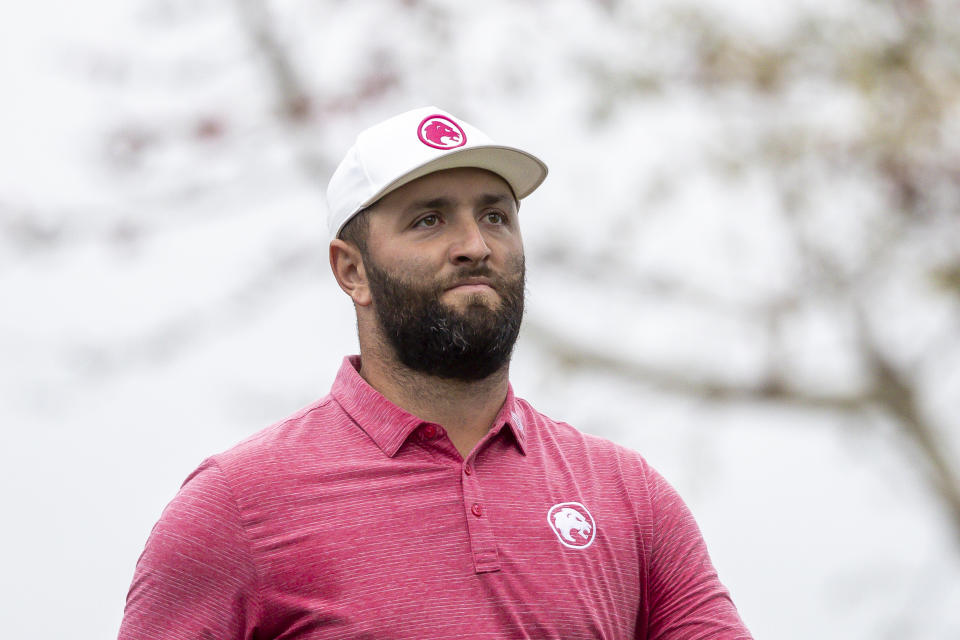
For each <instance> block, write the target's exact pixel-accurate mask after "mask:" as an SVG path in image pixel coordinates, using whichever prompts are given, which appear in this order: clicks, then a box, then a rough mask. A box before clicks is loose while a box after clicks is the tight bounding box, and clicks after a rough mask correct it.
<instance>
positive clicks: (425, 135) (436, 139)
mask: <svg viewBox="0 0 960 640" xmlns="http://www.w3.org/2000/svg"><path fill="white" fill-rule="evenodd" d="M417 135H418V136H419V137H420V142H422V143H423V144H425V145H427V146H428V147H433V148H434V149H456V148H457V147H462V146H463V145H465V144H467V134H465V133H464V132H463V128H461V127H460V125H458V124H457V123H456V122H454V121H453V120H451V119H450V118H448V117H447V116H441V115H439V114H437V115H432V116H427V117H426V118H424V119H423V121H422V122H421V123H420V127H419V129H417Z"/></svg>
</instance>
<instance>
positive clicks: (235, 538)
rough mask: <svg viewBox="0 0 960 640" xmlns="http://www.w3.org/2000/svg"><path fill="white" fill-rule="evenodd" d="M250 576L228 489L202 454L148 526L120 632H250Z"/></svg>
mask: <svg viewBox="0 0 960 640" xmlns="http://www.w3.org/2000/svg"><path fill="white" fill-rule="evenodd" d="M256 582H257V574H256V570H255V568H254V564H253V561H252V558H251V553H250V542H249V538H248V537H247V533H246V531H245V530H244V528H243V526H242V523H241V520H240V513H239V511H238V509H237V505H236V501H235V500H234V497H233V493H232V492H231V490H230V487H229V486H228V484H227V482H226V479H225V478H224V475H223V472H222V471H221V470H220V468H219V467H218V466H217V464H216V463H215V462H214V461H213V460H212V459H208V460H207V461H205V462H204V463H203V464H202V465H201V466H200V467H199V468H198V469H197V470H196V471H194V472H193V473H192V474H191V475H190V477H189V478H187V480H186V482H184V484H183V486H182V487H181V489H180V491H179V493H178V494H177V496H176V497H175V498H174V499H173V501H172V502H171V503H170V504H169V505H168V506H167V508H166V509H165V510H164V511H163V514H162V515H161V516H160V520H159V521H158V522H157V524H156V525H155V526H154V528H153V531H152V532H151V533H150V537H149V539H148V540H147V544H146V547H145V548H144V551H143V554H141V556H140V559H139V560H138V561H137V567H136V570H135V572H134V576H133V583H132V584H131V586H130V590H129V592H128V593H127V602H126V607H125V609H124V615H123V622H122V623H121V625H120V636H119V638H120V640H195V639H200V638H204V639H208V638H218V639H222V640H233V639H235V640H241V639H244V638H249V637H250V636H251V635H252V631H251V629H252V628H253V627H254V621H255V619H256V614H257V611H256V603H257V599H256V595H257V591H256Z"/></svg>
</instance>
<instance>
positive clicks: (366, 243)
mask: <svg viewBox="0 0 960 640" xmlns="http://www.w3.org/2000/svg"><path fill="white" fill-rule="evenodd" d="M546 174H547V169H546V166H545V165H544V164H543V163H542V162H541V161H540V160H538V159H537V158H536V157H534V156H533V155H531V154H529V153H527V152H525V151H521V150H519V149H516V148H514V147H509V146H503V145H499V144H496V143H494V142H493V141H492V140H491V139H490V138H489V137H487V136H486V135H485V134H483V133H482V132H481V131H479V130H477V129H476V128H475V127H473V126H471V125H469V124H467V123H466V122H464V121H462V120H459V119H457V118H455V117H454V116H452V115H450V114H449V113H446V112H444V111H441V110H439V109H437V108H435V107H427V108H423V109H416V110H413V111H409V112H407V113H403V114H400V115H398V116H395V117H394V118H391V119H389V120H387V121H385V122H382V123H380V124H377V125H374V126H373V127H371V128H369V129H367V130H365V131H364V132H362V133H361V134H360V135H359V136H358V138H357V141H356V143H355V144H354V146H353V147H352V148H351V149H350V150H349V151H348V152H347V154H346V157H345V158H344V160H343V161H342V162H341V164H340V166H339V167H338V168H337V170H336V172H335V173H334V175H333V177H332V178H331V180H330V186H329V188H328V192H327V196H328V202H329V226H330V231H331V235H332V237H333V239H332V241H331V242H330V265H331V268H332V270H333V273H334V276H335V277H336V279H337V282H338V283H339V285H340V287H341V288H342V289H343V291H344V292H345V293H346V294H347V295H348V296H349V297H350V298H351V300H352V301H353V305H354V308H355V310H356V314H357V328H358V335H359V342H360V355H359V356H349V357H347V358H345V359H344V362H343V365H342V367H341V369H340V372H339V374H338V376H337V379H336V381H335V382H334V384H333V388H332V390H331V392H330V394H329V395H328V396H326V397H325V398H323V399H321V400H320V401H319V402H317V403H315V404H313V405H311V406H309V407H307V408H305V409H303V410H302V411H300V412H299V413H297V414H295V415H294V416H292V417H290V418H289V419H287V420H285V421H283V422H281V423H278V424H276V425H274V426H272V427H270V428H268V429H266V430H264V431H262V432H260V433H258V434H256V435H254V436H253V437H251V438H250V439H248V440H246V441H244V442H242V443H240V444H239V445H237V446H235V447H233V448H232V449H230V450H228V451H226V452H224V453H221V454H218V455H215V456H212V457H211V458H209V459H207V460H206V461H205V462H204V463H203V464H201V466H200V467H199V468H198V469H197V470H196V471H195V472H194V473H193V474H192V475H191V476H190V477H189V478H188V479H187V481H186V482H185V483H184V485H183V487H182V488H181V490H180V493H179V494H178V495H177V497H176V498H175V499H174V500H173V501H172V502H171V503H170V505H169V506H168V507H167V509H166V510H165V511H164V513H163V515H162V516H161V519H160V521H159V522H158V523H157V525H156V527H154V530H153V532H152V533H151V535H150V538H149V540H148V541H147V545H146V549H145V550H144V553H143V555H142V556H141V558H140V560H139V562H138V564H137V568H136V573H135V576H134V581H133V585H132V586H131V588H130V592H129V594H128V597H127V608H126V612H125V615H124V621H123V624H122V626H121V630H120V638H121V639H123V640H127V639H129V640H133V639H135V638H136V639H144V638H151V639H153V638H155V639H168V640H173V639H180V640H186V639H200V638H217V639H237V640H240V639H246V640H253V639H268V638H269V639H272V638H278V639H279V638H284V639H294V638H297V639H299V638H303V639H306V638H310V639H318V640H319V639H326V638H370V639H380V638H391V639H397V638H558V639H559V638H565V639H570V638H608V639H612V638H618V639H629V638H634V639H637V638H643V639H653V638H656V639H662V640H668V639H669V640H680V639H690V638H714V639H723V640H733V639H742V638H750V635H749V633H748V631H747V630H746V628H745V627H744V625H743V623H742V622H741V620H740V618H739V616H738V614H737V611H736V609H735V608H734V606H733V604H732V602H731V600H730V598H729V595H728V593H727V591H726V590H725V589H724V587H723V586H722V585H721V583H720V582H719V580H718V578H717V575H716V572H715V571H714V569H713V567H712V565H711V563H710V560H709V557H708V554H707V551H706V547H705V545H704V542H703V539H702V537H701V535H700V532H699V530H698V528H697V526H696V523H695V522H694V520H693V517H692V516H691V514H690V512H689V510H688V509H687V508H686V506H685V505H684V503H683V501H682V500H681V499H680V498H679V496H678V495H677V494H676V492H675V491H674V490H673V489H672V488H671V487H670V485H669V484H667V482H666V481H665V480H663V478H662V477H661V476H659V475H658V474H657V473H656V471H654V470H653V469H652V468H651V467H650V466H649V465H648V464H647V463H646V461H645V460H644V459H643V458H642V457H641V456H640V455H639V454H637V453H635V452H632V451H629V450H627V449H624V448H622V447H619V446H617V445H614V444H612V443H610V442H608V441H605V440H602V439H599V438H596V437H592V436H588V435H584V434H582V433H580V432H578V431H576V430H575V429H574V428H573V427H571V426H569V425H567V424H564V423H561V422H556V421H554V420H552V419H550V418H548V417H547V416H545V415H543V414H541V413H539V412H537V411H536V410H535V409H533V407H531V406H530V405H529V403H527V402H526V401H524V400H522V399H520V398H518V397H516V396H515V395H514V393H513V389H512V387H511V385H510V382H509V364H510V354H511V352H512V349H513V345H514V343H515V341H516V339H517V335H518V333H519V329H520V321H521V318H522V315H523V294H524V254H523V242H522V238H521V234H520V226H519V217H518V207H519V201H520V200H521V199H522V198H524V197H526V196H527V195H529V194H530V193H531V192H532V191H533V190H535V189H536V188H537V187H538V186H539V185H540V183H541V182H542V181H543V180H544V178H545V177H546Z"/></svg>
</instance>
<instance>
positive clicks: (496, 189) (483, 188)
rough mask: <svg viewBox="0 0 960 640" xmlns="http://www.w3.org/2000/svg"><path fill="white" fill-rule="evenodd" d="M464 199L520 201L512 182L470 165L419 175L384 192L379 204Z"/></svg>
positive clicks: (407, 203) (438, 203) (446, 202)
mask: <svg viewBox="0 0 960 640" xmlns="http://www.w3.org/2000/svg"><path fill="white" fill-rule="evenodd" d="M463 200H470V201H472V202H476V203H479V204H496V203H497V202H499V201H501V200H507V201H509V202H511V203H515V202H516V198H515V196H514V194H513V190H512V189H511V188H510V185H509V184H507V182H506V181H505V180H504V179H503V178H501V177H500V176H499V175H497V174H496V173H494V172H492V171H487V170H486V169H479V168H473V167H469V168H457V169H445V170H443V171H436V172H434V173H430V174H427V175H425V176H423V177H420V178H417V179H416V180H413V181H411V182H408V183H407V184H405V185H403V186H402V187H399V188H397V189H396V190H395V191H393V192H391V193H389V194H387V195H386V196H384V197H383V198H382V199H381V200H380V201H379V202H378V203H377V205H379V204H381V203H383V204H385V205H388V206H389V205H399V206H401V207H404V208H406V206H408V205H410V204H412V203H414V202H417V203H423V204H426V203H430V202H434V201H436V202H435V203H434V204H435V205H438V206H439V205H440V204H452V203H454V202H461V201H463ZM440 201H444V202H440ZM377 205H374V206H375V207H376V206H377Z"/></svg>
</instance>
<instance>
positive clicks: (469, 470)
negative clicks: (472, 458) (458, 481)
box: [463, 464, 473, 475]
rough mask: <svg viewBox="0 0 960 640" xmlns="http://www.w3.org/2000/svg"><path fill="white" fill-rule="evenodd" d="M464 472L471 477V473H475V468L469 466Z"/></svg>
mask: <svg viewBox="0 0 960 640" xmlns="http://www.w3.org/2000/svg"><path fill="white" fill-rule="evenodd" d="M463 472H464V473H465V474H467V475H470V474H471V473H473V467H472V466H470V465H469V464H468V465H467V466H465V467H464V468H463Z"/></svg>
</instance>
